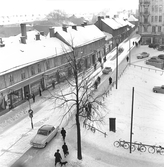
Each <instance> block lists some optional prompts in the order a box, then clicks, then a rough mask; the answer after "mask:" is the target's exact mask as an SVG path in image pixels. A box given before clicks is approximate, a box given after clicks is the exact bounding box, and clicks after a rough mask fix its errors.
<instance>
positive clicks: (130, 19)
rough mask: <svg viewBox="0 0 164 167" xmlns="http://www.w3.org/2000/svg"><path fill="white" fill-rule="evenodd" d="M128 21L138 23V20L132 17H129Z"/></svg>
mask: <svg viewBox="0 0 164 167" xmlns="http://www.w3.org/2000/svg"><path fill="white" fill-rule="evenodd" d="M128 21H138V19H136V18H135V17H134V16H133V15H130V16H129V17H128Z"/></svg>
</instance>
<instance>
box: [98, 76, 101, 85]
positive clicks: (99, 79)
mask: <svg viewBox="0 0 164 167" xmlns="http://www.w3.org/2000/svg"><path fill="white" fill-rule="evenodd" d="M97 81H98V82H99V84H100V82H101V78H100V76H98V77H97Z"/></svg>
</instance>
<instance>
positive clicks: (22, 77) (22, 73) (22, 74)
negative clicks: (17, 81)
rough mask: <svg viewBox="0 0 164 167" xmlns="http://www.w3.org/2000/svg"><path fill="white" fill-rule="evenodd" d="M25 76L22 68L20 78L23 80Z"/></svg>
mask: <svg viewBox="0 0 164 167" xmlns="http://www.w3.org/2000/svg"><path fill="white" fill-rule="evenodd" d="M25 78H26V75H25V71H24V70H22V71H21V79H22V80H24V79H25Z"/></svg>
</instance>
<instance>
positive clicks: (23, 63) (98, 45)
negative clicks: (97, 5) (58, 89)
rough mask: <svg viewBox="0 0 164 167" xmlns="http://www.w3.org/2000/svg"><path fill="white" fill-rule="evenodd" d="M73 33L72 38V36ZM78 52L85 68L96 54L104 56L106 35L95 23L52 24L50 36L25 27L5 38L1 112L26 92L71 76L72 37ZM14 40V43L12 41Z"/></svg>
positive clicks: (20, 100)
mask: <svg viewBox="0 0 164 167" xmlns="http://www.w3.org/2000/svg"><path fill="white" fill-rule="evenodd" d="M72 37H73V38H72ZM70 39H74V40H73V42H74V44H75V45H74V46H73V47H74V48H75V49H76V52H77V53H78V54H77V56H81V55H82V56H83V57H84V64H83V66H84V67H85V69H88V68H90V67H92V66H93V65H94V64H95V62H96V61H97V56H103V54H104V52H103V51H104V44H105V35H104V34H103V33H102V32H101V31H100V30H99V29H98V28H97V27H96V26H94V25H93V26H92V25H88V26H84V25H83V26H77V27H76V28H75V27H67V30H66V29H65V28H64V27H58V28H54V27H52V28H50V29H49V34H48V36H47V37H45V36H44V33H43V32H42V33H39V32H37V31H35V30H31V31H26V25H25V24H22V25H21V34H20V35H18V36H17V37H15V38H11V39H10V40H2V41H5V42H4V44H5V45H4V46H3V47H0V52H1V55H2V56H1V58H2V59H1V62H3V64H1V66H0V112H1V111H3V110H9V109H11V108H14V107H16V106H18V105H19V104H21V103H23V102H24V101H25V100H26V99H25V97H26V94H35V95H37V94H38V93H39V90H41V91H44V90H45V89H48V88H49V87H51V86H52V83H53V82H55V83H56V84H58V83H60V82H62V81H63V80H64V79H65V78H66V77H67V78H69V77H71V68H70V66H69V63H68V60H67V57H68V55H69V56H70V55H71V54H73V50H72V46H71V43H70V42H71V41H70ZM9 41H11V43H10V42H9Z"/></svg>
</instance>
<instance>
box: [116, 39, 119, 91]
mask: <svg viewBox="0 0 164 167" xmlns="http://www.w3.org/2000/svg"><path fill="white" fill-rule="evenodd" d="M118 45H119V38H116V46H117V53H116V89H117V86H118Z"/></svg>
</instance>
